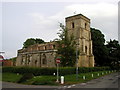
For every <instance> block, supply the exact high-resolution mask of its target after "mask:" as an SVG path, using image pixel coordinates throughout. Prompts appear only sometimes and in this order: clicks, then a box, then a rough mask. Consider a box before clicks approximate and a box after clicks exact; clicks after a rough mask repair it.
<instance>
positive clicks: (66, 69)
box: [2, 67, 110, 76]
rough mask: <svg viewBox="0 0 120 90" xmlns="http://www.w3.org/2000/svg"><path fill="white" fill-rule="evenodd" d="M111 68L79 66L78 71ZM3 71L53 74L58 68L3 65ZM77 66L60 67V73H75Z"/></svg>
mask: <svg viewBox="0 0 120 90" xmlns="http://www.w3.org/2000/svg"><path fill="white" fill-rule="evenodd" d="M105 70H110V67H79V68H78V73H87V72H96V71H105ZM2 72H11V73H20V74H25V73H32V74H33V75H34V76H40V75H53V73H56V72H57V70H56V68H35V67H3V68H2ZM75 73H76V67H60V68H59V74H60V75H69V74H75Z"/></svg>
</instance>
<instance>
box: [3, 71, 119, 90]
mask: <svg viewBox="0 0 120 90" xmlns="http://www.w3.org/2000/svg"><path fill="white" fill-rule="evenodd" d="M2 88H34V89H35V88H53V90H68V89H71V90H74V89H77V90H78V89H79V88H89V89H90V88H119V90H120V72H119V73H118V72H117V73H111V74H109V75H106V76H103V77H100V78H98V79H94V80H91V81H89V82H87V83H80V84H75V85H69V86H43V85H22V84H16V83H10V82H2ZM34 89H33V90H34ZM3 90H4V89H3ZM40 90H42V89H40Z"/></svg>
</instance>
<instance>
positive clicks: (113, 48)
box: [106, 40, 120, 67]
mask: <svg viewBox="0 0 120 90" xmlns="http://www.w3.org/2000/svg"><path fill="white" fill-rule="evenodd" d="M106 47H107V48H108V50H109V61H110V62H109V64H110V66H111V67H118V66H120V44H119V42H118V41H117V40H110V41H109V42H107V44H106Z"/></svg>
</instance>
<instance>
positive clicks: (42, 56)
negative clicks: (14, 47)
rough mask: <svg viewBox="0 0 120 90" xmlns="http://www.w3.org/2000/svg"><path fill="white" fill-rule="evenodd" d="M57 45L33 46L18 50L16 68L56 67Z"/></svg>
mask: <svg viewBox="0 0 120 90" xmlns="http://www.w3.org/2000/svg"><path fill="white" fill-rule="evenodd" d="M56 51H57V50H56V43H55V42H49V43H45V44H36V45H31V46H30V47H28V48H24V49H21V50H18V56H17V61H16V66H32V67H56V64H55V57H56Z"/></svg>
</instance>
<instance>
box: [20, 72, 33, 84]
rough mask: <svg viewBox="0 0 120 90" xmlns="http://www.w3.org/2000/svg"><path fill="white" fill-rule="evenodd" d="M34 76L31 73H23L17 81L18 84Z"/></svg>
mask: <svg viewBox="0 0 120 90" xmlns="http://www.w3.org/2000/svg"><path fill="white" fill-rule="evenodd" d="M33 77H34V75H33V74H32V73H25V74H24V75H23V76H22V77H21V78H20V80H19V81H18V83H21V82H25V81H26V80H28V79H31V78H33Z"/></svg>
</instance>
